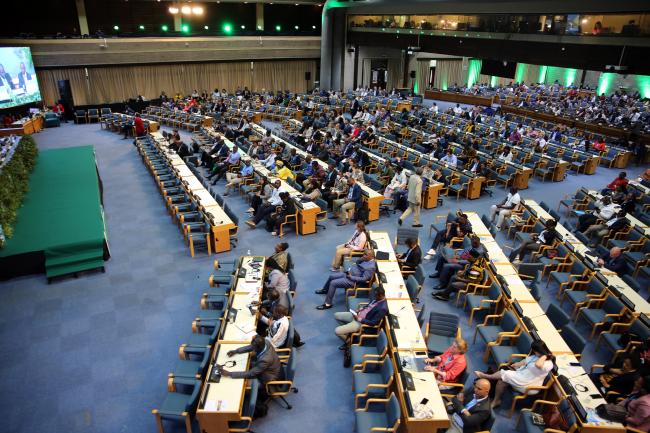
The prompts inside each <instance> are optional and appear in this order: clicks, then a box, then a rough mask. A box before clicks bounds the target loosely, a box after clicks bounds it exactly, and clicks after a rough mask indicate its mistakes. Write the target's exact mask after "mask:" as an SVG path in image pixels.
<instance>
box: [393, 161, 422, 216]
mask: <svg viewBox="0 0 650 433" xmlns="http://www.w3.org/2000/svg"><path fill="white" fill-rule="evenodd" d="M422 170H423V168H422V167H418V168H417V170H416V171H415V173H413V174H411V177H410V178H409V181H408V202H409V207H408V208H407V209H406V210H405V211H404V213H402V215H401V216H400V217H399V221H398V223H399V225H402V223H403V222H404V220H405V219H406V218H407V217H408V216H409V215H410V214H411V213H413V227H422V224H420V205H421V204H422V177H421V176H422Z"/></svg>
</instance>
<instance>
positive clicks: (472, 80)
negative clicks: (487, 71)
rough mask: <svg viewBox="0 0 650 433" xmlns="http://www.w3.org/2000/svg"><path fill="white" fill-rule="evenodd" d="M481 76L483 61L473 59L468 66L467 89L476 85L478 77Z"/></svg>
mask: <svg viewBox="0 0 650 433" xmlns="http://www.w3.org/2000/svg"><path fill="white" fill-rule="evenodd" d="M480 74H481V59H471V60H470V61H469V64H468V66H467V87H472V86H473V85H474V84H476V81H477V80H478V76H479V75H480Z"/></svg>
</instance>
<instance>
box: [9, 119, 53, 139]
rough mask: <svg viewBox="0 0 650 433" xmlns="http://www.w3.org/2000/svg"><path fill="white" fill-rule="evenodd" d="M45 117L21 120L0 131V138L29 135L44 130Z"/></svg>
mask: <svg viewBox="0 0 650 433" xmlns="http://www.w3.org/2000/svg"><path fill="white" fill-rule="evenodd" d="M43 123H44V120H43V117H41V116H40V115H37V116H35V117H32V118H31V119H26V120H24V121H23V120H19V121H17V122H14V123H12V124H11V125H9V127H8V128H3V129H0V137H4V136H7V135H28V134H35V133H37V132H41V131H42V130H43Z"/></svg>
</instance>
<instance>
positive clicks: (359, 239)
mask: <svg viewBox="0 0 650 433" xmlns="http://www.w3.org/2000/svg"><path fill="white" fill-rule="evenodd" d="M367 240H368V233H367V232H366V225H365V224H364V223H363V221H357V223H356V226H355V230H354V233H353V234H352V237H350V239H349V240H348V241H347V242H346V243H344V244H342V245H337V246H336V251H335V252H334V258H333V259H332V267H331V271H332V272H337V271H339V270H340V269H341V266H342V265H343V257H344V256H346V255H348V254H350V253H351V252H354V251H362V250H363V249H364V248H365V246H366V241H367Z"/></svg>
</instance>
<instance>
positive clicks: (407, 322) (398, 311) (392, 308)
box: [386, 293, 427, 354]
mask: <svg viewBox="0 0 650 433" xmlns="http://www.w3.org/2000/svg"><path fill="white" fill-rule="evenodd" d="M387 302H388V311H389V312H390V314H393V315H395V318H396V320H397V322H398V323H399V328H393V329H392V333H391V332H390V329H389V331H388V339H389V340H390V342H391V343H392V346H393V348H394V349H395V350H397V349H400V350H402V349H403V350H406V351H416V352H423V353H425V354H426V353H427V341H426V340H425V338H424V336H423V335H422V331H421V330H420V324H419V323H418V318H417V316H416V315H415V312H414V311H413V304H411V300H410V299H409V297H408V293H407V294H406V298H404V299H391V300H388V301H387ZM386 323H387V326H388V321H387V322H386ZM389 328H390V326H389ZM392 334H394V338H393V335H392Z"/></svg>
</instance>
